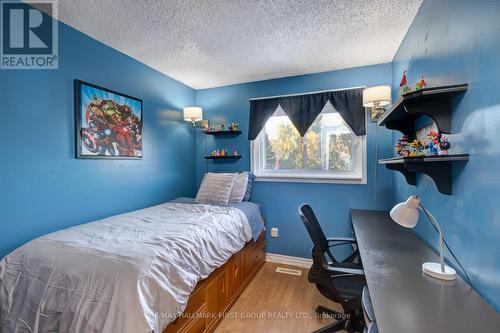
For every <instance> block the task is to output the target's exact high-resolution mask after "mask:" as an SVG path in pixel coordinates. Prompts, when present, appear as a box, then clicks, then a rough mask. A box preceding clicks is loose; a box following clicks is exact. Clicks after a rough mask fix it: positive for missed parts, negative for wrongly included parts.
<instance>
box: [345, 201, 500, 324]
mask: <svg viewBox="0 0 500 333" xmlns="http://www.w3.org/2000/svg"><path fill="white" fill-rule="evenodd" d="M351 220H352V224H353V227H354V232H355V234H356V239H357V241H358V246H359V250H360V254H361V259H362V261H363V267H364V271H365V275H366V281H367V284H368V290H369V292H370V296H371V300H372V304H373V309H374V311H375V317H376V321H377V326H378V329H379V332H381V333H456V332H464V333H465V332H466V333H475V332H478V333H489V332H500V314H499V313H497V312H496V311H495V310H494V309H493V308H491V307H490V306H489V305H488V304H487V303H486V302H485V301H484V300H483V299H482V298H481V296H479V295H478V294H477V293H476V292H475V291H474V290H473V289H472V288H471V287H470V286H469V285H468V284H467V283H466V282H464V281H463V280H462V279H461V278H460V277H459V278H458V279H457V281H451V282H450V281H448V282H444V281H441V280H436V279H434V278H431V277H427V276H424V275H423V273H422V263H423V262H425V261H435V262H439V257H438V256H437V255H436V254H435V253H434V252H433V251H432V250H431V249H430V248H429V247H428V246H427V245H426V244H425V243H424V242H423V241H422V240H420V239H419V238H418V237H417V236H416V235H415V234H414V233H413V232H412V231H411V230H410V229H406V228H404V227H401V226H399V225H397V224H396V223H395V222H393V221H392V220H391V218H390V216H389V214H388V213H387V212H378V211H365V210H351ZM445 236H446V235H445ZM437 237H438V236H437V234H436V238H437Z"/></svg>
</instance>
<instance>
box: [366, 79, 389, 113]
mask: <svg viewBox="0 0 500 333" xmlns="http://www.w3.org/2000/svg"><path fill="white" fill-rule="evenodd" d="M389 104H391V87H390V86H375V87H370V88H366V89H365V90H363V106H364V107H365V108H371V116H372V121H377V120H378V119H379V118H380V117H381V116H382V115H383V114H384V111H385V109H384V107H385V106H387V105H389Z"/></svg>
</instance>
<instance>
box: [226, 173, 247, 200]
mask: <svg viewBox="0 0 500 333" xmlns="http://www.w3.org/2000/svg"><path fill="white" fill-rule="evenodd" d="M247 186H248V173H247V172H242V173H239V174H238V175H237V176H236V179H235V180H234V184H233V189H232V190H231V196H230V197H229V202H242V201H243V198H244V197H245V194H246V193H247Z"/></svg>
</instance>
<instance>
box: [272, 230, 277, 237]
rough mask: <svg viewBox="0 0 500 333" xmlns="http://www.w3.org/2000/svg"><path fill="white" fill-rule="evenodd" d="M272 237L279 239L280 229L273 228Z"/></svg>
mask: <svg viewBox="0 0 500 333" xmlns="http://www.w3.org/2000/svg"><path fill="white" fill-rule="evenodd" d="M271 237H278V228H271Z"/></svg>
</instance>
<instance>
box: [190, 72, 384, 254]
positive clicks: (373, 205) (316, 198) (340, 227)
mask: <svg viewBox="0 0 500 333" xmlns="http://www.w3.org/2000/svg"><path fill="white" fill-rule="evenodd" d="M376 84H387V85H390V84H391V65H390V64H382V65H375V66H367V67H358V68H352V69H346V70H340V71H333V72H325V73H319V74H311V75H303V76H296V77H288V78H282V79H275V80H267V81H259V82H251V83H245V84H238V85H232V86H226V87H222V88H214V89H205V90H198V91H197V92H196V104H197V105H199V106H201V107H203V110H204V111H203V112H204V117H205V118H207V119H209V120H210V121H211V122H215V123H222V122H224V123H226V124H228V123H230V122H237V123H239V124H240V126H241V129H242V131H243V134H242V135H240V136H238V137H237V138H232V139H231V138H227V139H216V140H217V143H214V142H213V140H214V139H213V138H211V137H210V138H208V140H207V141H208V142H207V144H208V149H210V148H211V147H214V146H215V144H217V146H218V147H220V148H221V147H227V148H228V149H231V150H232V149H237V150H238V151H240V152H241V153H242V155H243V158H241V159H240V160H239V161H238V162H230V163H219V161H217V162H215V163H210V164H209V170H210V171H222V170H249V169H250V156H249V153H250V151H249V150H250V146H249V141H248V140H247V136H248V110H249V101H248V100H249V99H250V98H253V97H263V96H273V95H282V94H292V93H303V92H308V91H318V90H325V89H335V88H347V87H354V86H362V85H367V86H369V85H376ZM375 128H376V126H375V123H373V122H368V131H367V132H368V133H367V135H368V137H367V141H368V146H367V147H368V149H367V150H368V184H367V185H344V184H309V183H276V182H256V183H255V187H254V190H253V193H252V201H254V202H258V203H262V204H263V209H264V216H265V217H266V218H267V226H268V231H269V230H270V229H271V227H278V228H279V230H280V234H279V237H278V238H270V237H269V232H268V235H267V242H268V243H267V244H268V247H267V252H270V253H278V254H285V255H291V256H299V257H305V258H307V257H310V250H311V246H312V243H311V241H310V240H309V237H308V235H307V233H306V230H305V228H304V226H303V225H302V222H301V221H300V219H299V216H298V214H297V208H298V207H299V205H300V204H302V203H304V202H308V203H310V204H311V205H312V207H313V208H314V210H315V211H316V213H317V215H318V218H319V220H320V222H321V223H322V225H323V227H324V229H325V233H326V234H329V235H336V236H343V235H345V236H347V235H350V233H351V231H350V219H349V209H351V208H364V209H389V208H390V206H391V204H392V202H393V198H392V174H391V173H390V172H389V171H387V170H386V169H385V168H383V167H378V168H377V171H378V175H377V183H375V164H374V163H375V160H376V158H375V140H374V138H375ZM378 138H379V156H390V154H392V148H391V133H390V132H389V131H387V130H385V129H383V128H378ZM204 140H205V136H204V135H203V134H200V133H198V134H197V139H196V142H197V144H196V147H197V150H196V155H197V158H196V161H197V181H198V183H199V182H200V181H201V179H202V177H203V173H204V165H203V155H204V154H205V150H204Z"/></svg>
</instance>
